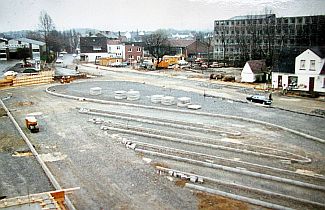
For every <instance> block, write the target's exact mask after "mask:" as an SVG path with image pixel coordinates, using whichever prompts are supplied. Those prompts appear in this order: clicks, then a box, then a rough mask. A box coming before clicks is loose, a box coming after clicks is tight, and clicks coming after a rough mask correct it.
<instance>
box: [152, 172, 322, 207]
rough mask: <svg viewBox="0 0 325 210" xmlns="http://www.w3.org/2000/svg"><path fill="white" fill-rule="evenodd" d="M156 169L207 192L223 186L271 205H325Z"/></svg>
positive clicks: (212, 179)
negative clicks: (194, 184)
mask: <svg viewBox="0 0 325 210" xmlns="http://www.w3.org/2000/svg"><path fill="white" fill-rule="evenodd" d="M156 169H157V172H158V173H159V174H161V172H163V173H164V175H167V176H172V177H176V178H181V179H182V178H183V179H187V181H190V182H193V183H199V184H200V185H199V186H201V187H202V188H201V189H202V191H205V192H207V191H206V190H204V189H208V188H210V189H211V187H213V189H215V188H217V189H220V188H223V192H224V190H227V191H228V192H226V193H229V192H238V191H239V192H238V193H237V194H239V193H241V194H244V196H245V197H246V198H248V199H254V200H258V201H261V200H264V201H262V202H265V200H266V202H267V203H270V202H271V201H272V202H273V203H270V204H271V205H273V204H275V203H276V204H275V205H279V204H278V203H281V204H280V205H283V204H288V203H290V204H291V205H294V206H297V204H299V205H300V206H297V208H301V205H303V206H304V207H306V206H305V205H308V207H309V208H310V209H322V208H324V207H325V204H324V203H319V202H315V201H310V200H307V199H304V198H297V197H294V196H290V195H285V194H281V193H275V192H272V191H268V190H262V189H258V188H255V187H249V186H244V185H240V184H236V183H231V182H227V181H221V180H219V179H214V178H211V177H207V176H202V175H198V174H194V173H189V172H184V171H180V170H176V169H171V168H165V167H161V166H156ZM186 184H189V183H186ZM237 196H238V195H237ZM252 197H254V198H252ZM275 201H276V202H275ZM246 202H247V201H246ZM263 206H264V205H263ZM283 206H285V205H283ZM265 207H267V206H265ZM272 208H274V207H272Z"/></svg>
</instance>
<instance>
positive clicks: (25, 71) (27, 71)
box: [23, 68, 38, 73]
mask: <svg viewBox="0 0 325 210" xmlns="http://www.w3.org/2000/svg"><path fill="white" fill-rule="evenodd" d="M23 73H38V71H37V70H36V69H35V68H27V69H24V71H23Z"/></svg>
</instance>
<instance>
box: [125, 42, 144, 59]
mask: <svg viewBox="0 0 325 210" xmlns="http://www.w3.org/2000/svg"><path fill="white" fill-rule="evenodd" d="M142 59H143V47H140V46H137V45H125V60H126V61H127V62H130V63H133V62H140V61H141V60H142Z"/></svg>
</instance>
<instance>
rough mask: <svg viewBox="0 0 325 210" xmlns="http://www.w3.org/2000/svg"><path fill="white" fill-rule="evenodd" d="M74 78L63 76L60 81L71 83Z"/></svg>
mask: <svg viewBox="0 0 325 210" xmlns="http://www.w3.org/2000/svg"><path fill="white" fill-rule="evenodd" d="M72 80H73V78H72V77H71V76H62V77H61V79H60V83H62V84H64V83H70V82H71V81H72Z"/></svg>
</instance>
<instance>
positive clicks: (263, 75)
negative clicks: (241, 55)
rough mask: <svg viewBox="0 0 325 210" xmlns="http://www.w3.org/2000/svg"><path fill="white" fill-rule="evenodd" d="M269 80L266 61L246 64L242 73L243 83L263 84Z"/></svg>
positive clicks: (253, 61)
mask: <svg viewBox="0 0 325 210" xmlns="http://www.w3.org/2000/svg"><path fill="white" fill-rule="evenodd" d="M267 79H268V78H267V68H266V64H265V60H250V61H247V62H246V64H245V66H244V68H243V70H242V72H241V82H263V81H265V80H267Z"/></svg>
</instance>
